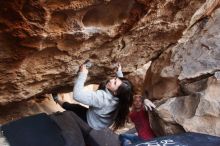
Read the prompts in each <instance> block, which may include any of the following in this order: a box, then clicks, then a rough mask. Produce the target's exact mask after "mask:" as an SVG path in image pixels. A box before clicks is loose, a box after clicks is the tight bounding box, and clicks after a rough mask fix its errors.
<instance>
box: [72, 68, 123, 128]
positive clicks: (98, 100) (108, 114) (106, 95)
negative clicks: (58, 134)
mask: <svg viewBox="0 0 220 146" xmlns="http://www.w3.org/2000/svg"><path fill="white" fill-rule="evenodd" d="M116 74H117V76H118V77H123V74H122V72H121V71H117V73H116ZM86 78H87V74H86V73H83V72H80V73H79V76H78V78H77V79H76V81H75V85H74V89H73V98H74V99H75V100H76V101H78V102H80V103H82V104H85V105H88V106H89V109H88V111H87V122H88V124H89V126H90V127H92V128H94V129H96V130H100V129H103V128H106V127H109V126H110V125H112V123H113V121H114V119H115V116H116V115H115V113H116V112H115V109H116V108H117V105H118V100H119V99H118V98H117V97H114V96H113V95H112V94H111V93H110V91H109V90H108V89H107V88H106V89H105V90H97V91H87V90H85V89H84V83H85V81H86Z"/></svg>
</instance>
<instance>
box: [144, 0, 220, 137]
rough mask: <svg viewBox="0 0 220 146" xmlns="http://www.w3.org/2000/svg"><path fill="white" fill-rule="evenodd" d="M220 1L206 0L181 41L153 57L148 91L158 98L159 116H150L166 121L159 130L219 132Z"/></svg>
mask: <svg viewBox="0 0 220 146" xmlns="http://www.w3.org/2000/svg"><path fill="white" fill-rule="evenodd" d="M219 6H220V1H219V0H214V1H212V0H207V1H206V3H205V4H204V5H203V6H202V7H201V8H200V9H199V10H198V11H197V12H196V13H195V14H194V16H193V17H192V19H191V21H190V25H189V26H188V28H187V29H186V30H185V32H184V35H183V36H182V38H181V39H180V40H179V41H178V43H177V44H176V45H175V46H172V47H170V48H169V49H167V50H166V51H165V52H163V53H162V54H161V56H160V57H159V59H157V60H155V61H153V62H152V66H151V68H150V69H149V70H148V72H147V74H146V79H145V92H147V93H148V95H149V98H150V99H152V100H158V99H160V101H158V102H157V104H158V107H157V109H156V110H155V113H156V115H157V116H158V117H157V118H154V117H153V116H152V118H154V120H155V119H159V120H160V121H161V123H166V124H162V125H161V129H157V132H158V133H163V134H164V133H166V134H172V133H176V132H179V129H180V128H179V127H182V130H181V131H184V130H185V131H193V132H201V133H208V134H212V135H217V136H220V118H219V116H220V115H219V113H220V108H219V105H220V90H219V89H220V79H219V74H220V73H219V70H220V61H219V59H220V44H219V40H220V35H219V34H220V9H219ZM155 113H154V114H155ZM170 125H172V126H170ZM173 125H175V126H174V127H173ZM154 126H155V125H154ZM167 129H170V130H169V131H167Z"/></svg>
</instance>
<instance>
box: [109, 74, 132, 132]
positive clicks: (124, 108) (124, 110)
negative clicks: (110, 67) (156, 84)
mask: <svg viewBox="0 0 220 146" xmlns="http://www.w3.org/2000/svg"><path fill="white" fill-rule="evenodd" d="M119 79H120V80H121V81H122V84H121V85H120V86H119V88H118V90H117V93H116V97H118V98H119V103H118V107H117V111H116V112H117V115H116V118H115V121H114V124H113V130H117V129H118V128H121V127H123V126H124V125H125V123H126V121H127V116H128V114H129V107H130V106H131V105H132V102H133V85H132V83H131V82H130V81H129V80H128V79H126V78H119Z"/></svg>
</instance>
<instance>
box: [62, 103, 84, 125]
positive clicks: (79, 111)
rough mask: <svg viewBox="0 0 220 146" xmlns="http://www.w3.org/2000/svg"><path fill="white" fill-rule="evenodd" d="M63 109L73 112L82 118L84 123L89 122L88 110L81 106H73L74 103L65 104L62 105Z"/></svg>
mask: <svg viewBox="0 0 220 146" xmlns="http://www.w3.org/2000/svg"><path fill="white" fill-rule="evenodd" d="M62 107H63V108H64V109H65V110H68V111H72V112H74V113H75V114H76V115H77V116H78V117H80V118H81V119H82V120H83V121H84V122H86V123H88V122H87V117H86V113H87V111H88V108H86V107H84V106H82V105H80V104H73V103H69V102H64V103H63V104H62Z"/></svg>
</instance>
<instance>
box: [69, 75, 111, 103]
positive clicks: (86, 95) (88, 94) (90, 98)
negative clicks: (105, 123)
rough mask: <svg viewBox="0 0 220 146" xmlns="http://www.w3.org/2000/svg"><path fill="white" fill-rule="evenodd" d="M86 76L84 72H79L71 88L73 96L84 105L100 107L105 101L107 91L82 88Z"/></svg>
mask: <svg viewBox="0 0 220 146" xmlns="http://www.w3.org/2000/svg"><path fill="white" fill-rule="evenodd" d="M86 78H87V74H86V73H82V72H80V73H79V76H78V78H77V79H76V81H75V84H74V89H73V98H74V99H75V100H76V101H78V102H80V103H82V104H85V105H88V106H93V107H102V106H104V105H105V104H106V103H107V97H106V96H108V95H107V93H105V91H103V90H97V91H87V90H85V89H84V84H85V81H86Z"/></svg>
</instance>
